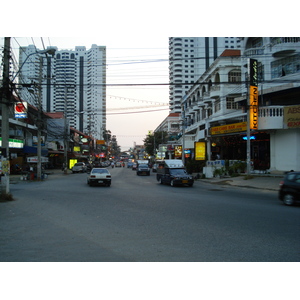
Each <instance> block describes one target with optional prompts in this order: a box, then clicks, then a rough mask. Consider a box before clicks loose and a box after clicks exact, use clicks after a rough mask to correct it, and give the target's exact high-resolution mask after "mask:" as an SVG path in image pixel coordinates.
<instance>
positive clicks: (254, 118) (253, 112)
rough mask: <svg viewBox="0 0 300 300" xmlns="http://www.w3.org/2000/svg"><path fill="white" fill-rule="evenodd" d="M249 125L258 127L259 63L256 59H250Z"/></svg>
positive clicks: (252, 127) (253, 127)
mask: <svg viewBox="0 0 300 300" xmlns="http://www.w3.org/2000/svg"><path fill="white" fill-rule="evenodd" d="M248 71H249V82H250V86H249V103H248V104H249V116H250V119H249V123H250V124H249V126H250V129H258V63H257V60H256V59H251V58H250V59H249V70H248Z"/></svg>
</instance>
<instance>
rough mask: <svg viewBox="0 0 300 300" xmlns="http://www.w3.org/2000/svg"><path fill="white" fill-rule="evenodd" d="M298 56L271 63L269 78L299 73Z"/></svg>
mask: <svg viewBox="0 0 300 300" xmlns="http://www.w3.org/2000/svg"><path fill="white" fill-rule="evenodd" d="M299 66H300V55H299V54H298V55H293V56H290V57H285V58H282V59H278V60H276V61H274V62H272V63H271V77H272V79H273V78H278V77H283V76H286V75H290V74H294V73H298V72H300V67H299Z"/></svg>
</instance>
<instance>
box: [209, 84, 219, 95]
mask: <svg viewBox="0 0 300 300" xmlns="http://www.w3.org/2000/svg"><path fill="white" fill-rule="evenodd" d="M220 90H221V87H220V85H219V84H218V85H213V86H212V87H211V89H210V97H211V98H219V97H220Z"/></svg>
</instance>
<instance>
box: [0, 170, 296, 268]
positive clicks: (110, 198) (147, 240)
mask: <svg viewBox="0 0 300 300" xmlns="http://www.w3.org/2000/svg"><path fill="white" fill-rule="evenodd" d="M109 170H110V172H111V173H112V177H113V179H112V185H111V187H90V186H88V185H87V183H86V177H87V175H86V174H69V175H61V176H58V177H53V178H52V177H51V176H52V175H50V176H49V178H48V179H47V180H45V181H43V182H20V183H18V184H14V185H11V193H12V195H13V196H14V198H15V201H11V202H4V203H0V230H1V232H0V261H2V262H7V261H9V262H12V261H13V262H48V261H49V262H134V261H138V262H156V261H157V262H281V261H283V262H291V261H297V262H298V261H300V230H299V229H300V218H299V217H300V207H299V206H294V207H286V206H284V205H282V204H281V202H279V200H278V198H277V193H276V192H272V191H263V190H253V189H247V188H238V187H232V186H216V185H212V184H209V183H203V182H201V181H197V182H195V184H194V186H193V187H192V188H191V187H171V186H167V185H160V184H159V183H158V182H157V181H156V178H155V176H156V175H155V173H151V175H150V176H137V175H136V172H135V171H132V170H131V169H127V168H114V169H111V168H109Z"/></svg>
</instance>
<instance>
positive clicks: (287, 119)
mask: <svg viewBox="0 0 300 300" xmlns="http://www.w3.org/2000/svg"><path fill="white" fill-rule="evenodd" d="M283 120H284V124H285V125H286V126H287V127H288V128H300V105H298V106H287V107H285V108H284V118H283Z"/></svg>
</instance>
